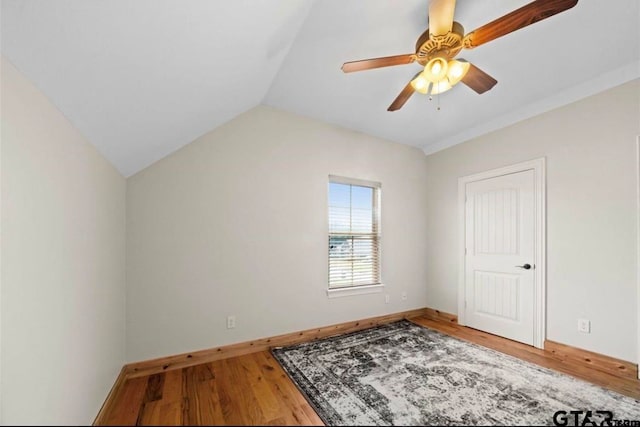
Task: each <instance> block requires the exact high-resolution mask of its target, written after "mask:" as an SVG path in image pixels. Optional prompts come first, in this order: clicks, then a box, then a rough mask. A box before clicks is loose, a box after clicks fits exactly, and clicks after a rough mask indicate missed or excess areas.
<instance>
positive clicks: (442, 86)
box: [431, 79, 453, 95]
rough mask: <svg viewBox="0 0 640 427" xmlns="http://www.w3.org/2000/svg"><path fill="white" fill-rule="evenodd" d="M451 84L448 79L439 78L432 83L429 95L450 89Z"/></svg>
mask: <svg viewBox="0 0 640 427" xmlns="http://www.w3.org/2000/svg"><path fill="white" fill-rule="evenodd" d="M452 87H453V85H452V84H451V83H449V80H447V79H444V80H440V81H439V82H436V83H434V84H433V88H432V89H431V95H437V94H439V93H443V92H446V91H448V90H449V89H451V88H452Z"/></svg>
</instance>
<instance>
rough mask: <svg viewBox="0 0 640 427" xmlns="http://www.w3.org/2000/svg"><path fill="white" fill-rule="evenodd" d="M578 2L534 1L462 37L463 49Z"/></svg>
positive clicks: (569, 0) (561, 0) (492, 38)
mask: <svg viewBox="0 0 640 427" xmlns="http://www.w3.org/2000/svg"><path fill="white" fill-rule="evenodd" d="M577 3H578V0H536V1H534V2H531V3H529V4H527V5H525V6H523V7H521V8H520V9H516V10H514V11H513V12H511V13H508V14H506V15H504V16H502V17H501V18H498V19H496V20H494V21H491V22H489V23H488V24H485V25H483V26H482V27H480V28H478V29H476V30H474V31H471V32H470V33H469V34H467V35H466V36H464V41H463V43H464V47H466V48H474V47H478V46H480V45H482V44H485V43H487V42H490V41H491V40H495V39H497V38H498V37H502V36H504V35H506V34H509V33H512V32H514V31H516V30H519V29H520V28H524V27H526V26H528V25H531V24H534V23H536V22H538V21H542V20H543V19H546V18H549V17H550V16H553V15H556V14H558V13H560V12H564V11H565V10H567V9H571V8H572V7H573V6H575V5H576V4H577Z"/></svg>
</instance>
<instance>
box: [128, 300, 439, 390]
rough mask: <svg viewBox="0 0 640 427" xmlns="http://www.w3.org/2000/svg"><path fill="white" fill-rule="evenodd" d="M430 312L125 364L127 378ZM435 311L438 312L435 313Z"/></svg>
mask: <svg viewBox="0 0 640 427" xmlns="http://www.w3.org/2000/svg"><path fill="white" fill-rule="evenodd" d="M428 310H430V309H426V308H419V309H415V310H408V311H402V312H399V313H393V314H387V315H384V316H376V317H371V318H368V319H363V320H357V321H352V322H345V323H339V324H336V325H331V326H324V327H320V328H314V329H307V330H304V331H298V332H292V333H288V334H283V335H278V336H274V337H269V338H260V339H257V340H253V341H246V342H241V343H237V344H230V345H225V346H221V347H215V348H211V349H207V350H199V351H194V352H191V353H183V354H178V355H174V356H168V357H161V358H157V359H152V360H145V361H142V362H135V363H130V364H127V365H125V367H124V370H125V371H126V376H127V378H136V377H141V376H146V375H153V374H157V373H161V372H167V371H170V370H173V369H182V368H186V367H188V366H194V365H199V364H201V363H208V362H213V361H216V360H220V359H226V358H228V357H235V356H242V355H245V354H249V353H256V352H259V351H264V350H268V349H270V348H272V347H280V346H286V345H293V344H299V343H302V342H308V341H313V340H317V339H320V338H326V337H329V336H333V335H339V334H345V333H349V332H355V331H359V330H362V329H367V328H371V327H374V326H378V325H383V324H385V323H391V322H395V321H397V320H401V319H409V318H413V317H418V316H429V311H428ZM433 311H435V310H433Z"/></svg>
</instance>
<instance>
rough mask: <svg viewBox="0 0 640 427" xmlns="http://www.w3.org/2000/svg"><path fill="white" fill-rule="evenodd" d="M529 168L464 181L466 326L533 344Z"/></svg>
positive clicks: (532, 174)
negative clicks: (465, 182)
mask: <svg viewBox="0 0 640 427" xmlns="http://www.w3.org/2000/svg"><path fill="white" fill-rule="evenodd" d="M534 179H535V172H534V170H526V171H523V172H517V173H511V174H508V175H502V176H498V177H494V178H488V179H483V180H480V181H474V182H468V183H467V184H466V186H465V196H466V202H465V248H466V251H465V252H466V253H465V279H464V280H465V318H466V325H467V326H469V327H472V328H476V329H480V330H483V331H486V332H490V333H492V334H495V335H499V336H503V337H505V338H509V339H512V340H515V341H520V342H523V343H526V344H530V345H533V343H534V303H535V301H534V297H535V289H534V286H535V280H534V279H535V274H536V269H535V264H534V259H535V258H534V257H535V238H534V237H535V229H534V227H535V225H534V218H535V210H534V209H535V205H534V203H535V199H534V196H535V194H534V191H535V181H534Z"/></svg>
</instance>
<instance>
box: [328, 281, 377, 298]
mask: <svg viewBox="0 0 640 427" xmlns="http://www.w3.org/2000/svg"><path fill="white" fill-rule="evenodd" d="M383 289H384V285H383V284H382V283H379V284H377V285H366V286H353V287H350V288H336V289H327V296H328V297H329V298H339V297H348V296H351V295H364V294H377V293H380V292H382V290H383Z"/></svg>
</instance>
